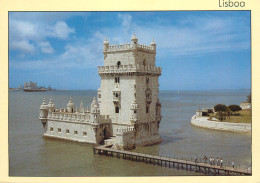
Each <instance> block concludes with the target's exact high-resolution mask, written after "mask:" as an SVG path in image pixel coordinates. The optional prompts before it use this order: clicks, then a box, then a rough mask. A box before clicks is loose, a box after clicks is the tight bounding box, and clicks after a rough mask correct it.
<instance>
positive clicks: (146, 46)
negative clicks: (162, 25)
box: [137, 44, 154, 50]
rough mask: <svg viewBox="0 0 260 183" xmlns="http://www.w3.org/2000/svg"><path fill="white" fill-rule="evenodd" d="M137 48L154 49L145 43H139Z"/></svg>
mask: <svg viewBox="0 0 260 183" xmlns="http://www.w3.org/2000/svg"><path fill="white" fill-rule="evenodd" d="M137 48H142V49H147V50H154V47H152V46H148V45H144V44H138V45H137Z"/></svg>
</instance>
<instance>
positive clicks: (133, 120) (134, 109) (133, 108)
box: [130, 99, 139, 124]
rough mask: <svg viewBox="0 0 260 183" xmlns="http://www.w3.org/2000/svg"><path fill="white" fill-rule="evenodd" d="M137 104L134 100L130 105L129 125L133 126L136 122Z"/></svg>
mask: <svg viewBox="0 0 260 183" xmlns="http://www.w3.org/2000/svg"><path fill="white" fill-rule="evenodd" d="M138 110H139V108H138V104H137V103H136V99H134V102H133V103H132V105H131V119H130V121H131V123H132V124H134V123H136V122H137V121H138Z"/></svg>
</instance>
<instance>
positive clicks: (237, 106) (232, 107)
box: [228, 105, 242, 113]
mask: <svg viewBox="0 0 260 183" xmlns="http://www.w3.org/2000/svg"><path fill="white" fill-rule="evenodd" d="M228 108H229V109H230V110H231V111H232V112H234V113H236V112H237V111H241V110H242V108H241V107H240V106H239V105H229V106H228Z"/></svg>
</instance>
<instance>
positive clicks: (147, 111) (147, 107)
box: [146, 104, 149, 113]
mask: <svg viewBox="0 0 260 183" xmlns="http://www.w3.org/2000/svg"><path fill="white" fill-rule="evenodd" d="M146 113H149V104H146Z"/></svg>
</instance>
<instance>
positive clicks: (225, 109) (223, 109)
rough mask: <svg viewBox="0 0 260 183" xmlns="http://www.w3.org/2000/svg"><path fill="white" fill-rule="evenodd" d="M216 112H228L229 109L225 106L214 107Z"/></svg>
mask: <svg viewBox="0 0 260 183" xmlns="http://www.w3.org/2000/svg"><path fill="white" fill-rule="evenodd" d="M214 110H215V112H225V111H227V110H228V107H227V106H226V105H224V104H217V105H215V106H214Z"/></svg>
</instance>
